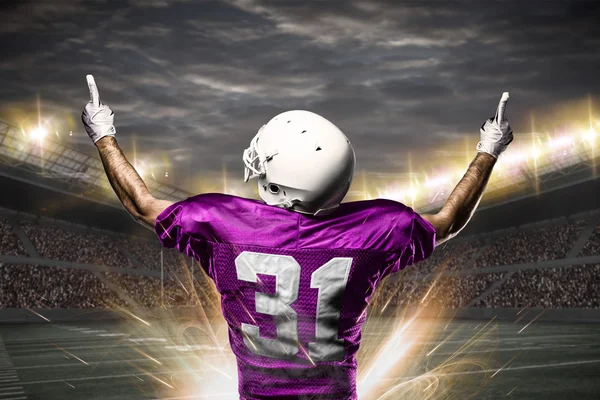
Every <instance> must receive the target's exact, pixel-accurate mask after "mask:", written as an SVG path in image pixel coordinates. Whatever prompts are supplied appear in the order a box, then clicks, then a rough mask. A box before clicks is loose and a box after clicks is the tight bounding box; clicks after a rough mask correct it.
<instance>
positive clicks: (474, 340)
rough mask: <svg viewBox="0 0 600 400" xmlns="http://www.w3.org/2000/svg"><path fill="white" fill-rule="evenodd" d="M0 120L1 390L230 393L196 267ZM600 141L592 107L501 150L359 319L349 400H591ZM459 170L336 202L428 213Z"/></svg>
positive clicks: (69, 157)
mask: <svg viewBox="0 0 600 400" xmlns="http://www.w3.org/2000/svg"><path fill="white" fill-rule="evenodd" d="M590 107H591V105H590ZM0 132H1V133H0V160H1V161H2V165H1V173H0V175H1V178H0V184H1V187H2V188H3V190H4V195H3V196H1V201H2V204H0V207H2V208H1V210H0V211H1V216H0V232H1V235H2V236H1V247H0V254H1V255H0V262H1V264H0V269H1V271H2V275H1V276H2V279H1V280H0V285H1V289H0V307H1V310H0V324H1V325H0V337H1V338H2V342H1V343H0V363H1V364H0V368H1V369H0V399H79V398H87V399H96V398H98V399H100V398H102V399H191V398H198V399H201V398H223V399H227V398H231V399H233V398H237V397H236V396H237V392H236V390H235V388H236V376H235V374H236V370H235V363H234V361H233V359H232V356H231V354H230V352H229V347H228V344H227V334H226V333H227V330H226V328H225V327H224V322H223V321H222V318H221V317H220V314H219V311H220V305H219V297H218V295H217V294H216V292H215V289H214V284H213V283H212V281H211V280H210V279H209V278H207V276H206V275H205V273H204V272H203V270H202V268H201V267H200V266H199V265H198V263H197V262H196V261H194V260H192V259H190V258H187V257H185V256H183V255H181V254H179V253H177V252H173V251H172V250H166V249H161V248H160V246H159V245H158V242H157V241H156V239H155V238H154V237H153V236H152V234H151V233H149V231H146V230H143V229H142V228H141V227H140V226H139V225H137V224H136V223H135V222H134V221H133V220H132V219H131V218H130V217H129V216H128V215H127V214H126V213H125V211H124V210H123V209H122V207H121V206H120V204H119V203H118V202H117V199H116V198H115V197H114V195H112V194H111V191H110V187H109V185H108V181H107V179H106V178H105V176H104V174H103V171H102V166H101V164H100V161H99V160H98V159H97V158H95V157H90V156H88V155H86V154H84V153H82V152H80V151H77V150H76V149H74V148H72V147H69V146H68V145H67V144H64V143H61V141H60V140H58V139H55V138H53V137H52V136H51V135H48V136H46V137H44V139H43V140H44V141H45V142H44V144H43V146H41V144H40V143H41V142H40V138H39V134H40V133H39V131H37V130H34V131H29V132H28V131H26V130H24V129H22V128H18V127H15V126H12V125H11V124H9V123H6V122H2V125H1V126H0ZM539 136H542V135H539ZM597 139H598V138H597V133H596V126H595V124H594V123H593V119H590V124H589V126H588V127H587V128H580V129H578V128H573V129H572V130H571V131H569V135H566V134H564V133H563V134H562V136H555V137H548V138H547V141H544V142H542V141H541V140H538V141H537V142H536V141H533V145H532V146H533V149H527V148H526V147H522V148H521V149H520V150H519V151H520V153H519V154H522V156H521V157H514V156H513V157H512V158H509V159H504V160H501V164H500V168H499V169H498V171H499V172H498V173H497V175H496V176H494V177H493V179H492V181H491V182H490V185H489V189H488V193H487V194H486V195H485V196H484V200H483V203H482V204H481V206H480V208H479V210H478V212H477V213H476V214H475V216H474V218H473V220H472V221H471V222H470V224H469V225H468V227H467V228H466V229H465V231H464V232H462V233H461V234H460V235H459V236H458V237H457V238H455V239H453V240H451V241H450V242H449V243H448V244H446V245H443V246H442V247H441V248H438V249H436V251H435V252H434V255H433V256H432V257H431V258H430V259H428V260H426V261H424V262H422V263H419V264H417V265H415V266H412V267H408V268H407V269H405V270H403V271H401V272H399V273H397V274H395V275H393V276H390V277H389V278H387V279H386V281H384V283H383V284H382V285H381V286H380V287H379V288H378V291H377V293H376V295H375V298H374V300H373V301H372V303H371V307H370V309H369V312H368V319H367V323H366V326H365V327H364V329H363V334H364V340H363V344H362V347H361V349H360V353H359V361H360V363H361V368H360V370H359V387H360V389H361V391H362V396H363V398H366V399H368V398H381V399H397V398H402V399H404V398H407V399H434V398H456V397H455V396H464V398H478V399H495V398H500V397H511V396H512V398H527V399H558V398H578V399H584V398H590V399H591V398H597V394H598V393H600V384H599V383H598V380H597V379H596V378H597V373H596V372H597V371H598V367H599V364H600V349H599V348H598V344H597V341H598V340H597V339H598V338H599V337H600V333H599V331H598V328H597V327H598V323H599V322H600V312H599V308H600V300H599V294H600V209H598V204H600V202H599V201H598V197H597V194H598V193H599V192H600V179H598V178H597V174H596V166H597V158H596V157H595V154H598V150H600V149H599V148H598V143H599V142H600V140H597ZM42 148H43V150H42ZM516 153H517V152H515V153H513V154H516ZM365 174H366V173H365ZM365 174H363V178H364V177H365ZM390 178H393V179H390ZM230 179H232V178H230ZM456 179H458V177H457V178H453V175H452V173H451V171H450V172H447V174H446V175H444V176H441V177H440V176H427V175H426V174H418V173H414V174H409V175H406V176H404V181H403V183H404V186H403V188H399V187H398V183H397V182H398V177H395V176H388V175H382V174H378V175H374V176H369V177H368V179H366V180H361V179H358V182H357V183H356V184H355V185H354V186H353V188H352V190H351V192H350V195H349V198H350V199H351V200H360V199H365V198H370V197H374V196H382V197H388V198H392V199H396V200H400V201H404V202H408V203H411V205H412V206H413V207H415V208H416V209H417V210H418V211H428V210H433V209H435V208H436V207H439V206H440V205H441V204H442V203H443V200H444V198H445V197H447V195H448V188H451V187H452V185H453V184H455V183H456V182H455V180H456ZM386 180H387V181H386ZM390 180H393V182H394V183H393V185H392V186H390V184H389V183H388V181H390ZM366 181H368V182H369V185H367V184H366V183H365V182H366ZM147 182H148V185H149V187H150V190H151V191H152V192H153V193H155V195H156V196H159V197H162V198H167V199H172V200H181V199H184V198H186V197H188V196H190V193H187V192H185V191H183V190H181V189H178V188H176V187H171V186H168V185H165V184H161V183H158V182H157V181H155V180H153V179H150V178H148V180H147ZM490 227H492V228H493V229H490ZM508 244H510V245H508ZM375 367H376V368H375Z"/></svg>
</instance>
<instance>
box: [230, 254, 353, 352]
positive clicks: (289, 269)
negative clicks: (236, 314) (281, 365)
mask: <svg viewBox="0 0 600 400" xmlns="http://www.w3.org/2000/svg"><path fill="white" fill-rule="evenodd" d="M351 265H352V258H333V259H331V260H330V261H328V262H327V263H326V264H324V265H323V266H321V267H320V268H319V269H317V270H316V271H315V272H313V273H312V276H311V280H310V287H311V288H312V289H318V290H319V296H318V299H317V315H316V329H315V331H316V335H315V341H314V342H310V343H309V344H308V354H309V357H310V358H311V359H312V360H313V361H340V360H343V357H344V341H343V340H340V339H339V338H338V323H339V319H340V312H341V307H342V300H343V293H344V290H345V289H346V284H347V282H348V274H349V273H350V267H351ZM235 267H236V271H237V277H238V279H239V280H242V281H246V282H257V280H258V278H257V277H256V274H262V275H271V276H274V277H275V280H276V282H277V283H276V292H275V294H274V295H270V294H266V293H261V292H256V312H258V313H262V314H267V315H273V316H275V321H276V326H277V339H269V338H264V337H261V336H260V328H259V327H258V326H256V325H251V324H245V323H242V332H243V333H244V343H245V344H246V346H247V347H248V349H249V350H250V351H251V352H253V353H254V354H257V355H261V356H266V357H271V358H279V359H285V358H290V357H293V356H295V355H296V354H298V351H299V343H298V315H297V314H296V311H294V309H293V308H292V307H291V305H292V304H293V303H294V302H295V301H296V300H298V287H299V285H300V265H299V264H298V262H296V260H294V258H293V257H291V256H282V255H277V254H263V253H254V252H249V251H244V252H242V254H240V255H239V256H238V257H237V258H236V259H235Z"/></svg>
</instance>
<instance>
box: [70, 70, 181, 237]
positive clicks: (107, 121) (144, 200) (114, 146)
mask: <svg viewBox="0 0 600 400" xmlns="http://www.w3.org/2000/svg"><path fill="white" fill-rule="evenodd" d="M87 81H88V87H89V89H90V102H89V103H88V104H87V105H86V106H85V108H84V110H83V113H82V115H81V120H82V121H83V125H84V126H85V130H86V132H87V133H88V135H89V136H90V138H91V139H92V140H93V141H94V144H95V145H96V147H97V148H98V152H99V153H100V158H101V159H102V164H103V165H104V170H105V171H106V176H107V177H108V180H109V182H110V185H111V186H112V188H113V190H114V191H115V193H116V194H117V197H118V198H119V200H120V201H121V204H123V207H125V209H126V210H127V212H129V214H131V216H132V217H133V218H134V219H135V220H136V221H138V222H140V223H141V224H142V225H144V226H146V227H147V228H150V229H154V222H155V221H156V217H158V215H159V214H160V213H161V212H162V211H163V210H164V209H165V208H167V207H168V206H170V205H171V204H173V203H172V202H170V201H167V200H159V199H156V198H154V197H153V196H152V195H151V194H150V191H149V190H148V188H147V187H146V184H145V183H144V181H143V180H142V178H141V177H140V175H139V174H138V173H137V171H136V170H135V168H133V166H132V165H131V164H130V163H129V161H127V158H126V157H125V155H124V154H123V152H122V151H121V149H120V148H119V144H118V143H117V139H115V127H114V125H113V121H114V113H113V112H112V110H111V109H110V108H109V107H108V106H107V105H105V104H102V103H101V102H100V96H99V94H98V88H97V86H96V83H95V81H94V77H93V76H91V75H88V76H87Z"/></svg>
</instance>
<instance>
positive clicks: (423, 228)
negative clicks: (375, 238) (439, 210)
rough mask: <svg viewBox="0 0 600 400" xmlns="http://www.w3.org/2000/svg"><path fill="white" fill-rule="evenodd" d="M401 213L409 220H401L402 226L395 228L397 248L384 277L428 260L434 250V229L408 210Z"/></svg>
mask: <svg viewBox="0 0 600 400" xmlns="http://www.w3.org/2000/svg"><path fill="white" fill-rule="evenodd" d="M403 213H406V214H408V216H409V217H410V218H403V220H404V221H406V222H404V223H403V224H402V225H403V226H396V227H393V228H396V231H397V237H396V238H395V240H396V244H397V247H396V248H395V250H394V257H393V260H392V263H391V265H389V266H388V268H387V271H385V275H388V274H391V273H394V272H397V271H399V270H401V269H404V268H405V267H407V266H409V265H412V264H416V263H418V262H419V261H423V260H425V259H426V258H428V257H429V256H430V255H431V254H432V253H433V250H434V249H435V235H436V232H435V228H434V227H433V226H432V225H431V224H430V223H429V222H428V221H426V220H425V219H424V218H423V217H421V216H420V215H419V214H418V213H416V212H415V211H413V210H412V209H410V208H408V209H407V210H404V211H403Z"/></svg>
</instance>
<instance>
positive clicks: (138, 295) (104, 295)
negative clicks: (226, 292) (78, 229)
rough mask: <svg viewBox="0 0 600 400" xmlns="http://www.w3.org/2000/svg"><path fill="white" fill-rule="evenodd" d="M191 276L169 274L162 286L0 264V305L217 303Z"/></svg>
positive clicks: (144, 279)
mask: <svg viewBox="0 0 600 400" xmlns="http://www.w3.org/2000/svg"><path fill="white" fill-rule="evenodd" d="M98 274H101V275H100V276H98ZM191 281H192V278H191V276H190V275H189V274H188V279H184V280H182V279H181V278H179V277H171V276H169V277H167V278H166V279H165V280H164V284H163V287H162V288H161V281H160V278H157V277H148V276H137V275H125V274H117V273H110V272H109V273H97V272H91V271H87V270H81V269H74V268H60V267H46V266H39V265H25V264H23V265H13V264H2V263H0V308H111V309H120V308H126V309H135V308H138V307H143V308H146V309H152V308H158V307H161V306H163V305H164V306H166V307H174V306H185V305H202V306H203V307H205V308H207V307H214V306H215V304H217V301H218V299H217V296H216V293H215V292H214V291H213V290H214V289H212V288H209V287H208V285H206V284H204V287H203V288H202V290H200V288H199V285H200V284H199V283H198V281H197V280H196V279H194V280H193V283H190V282H191Z"/></svg>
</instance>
